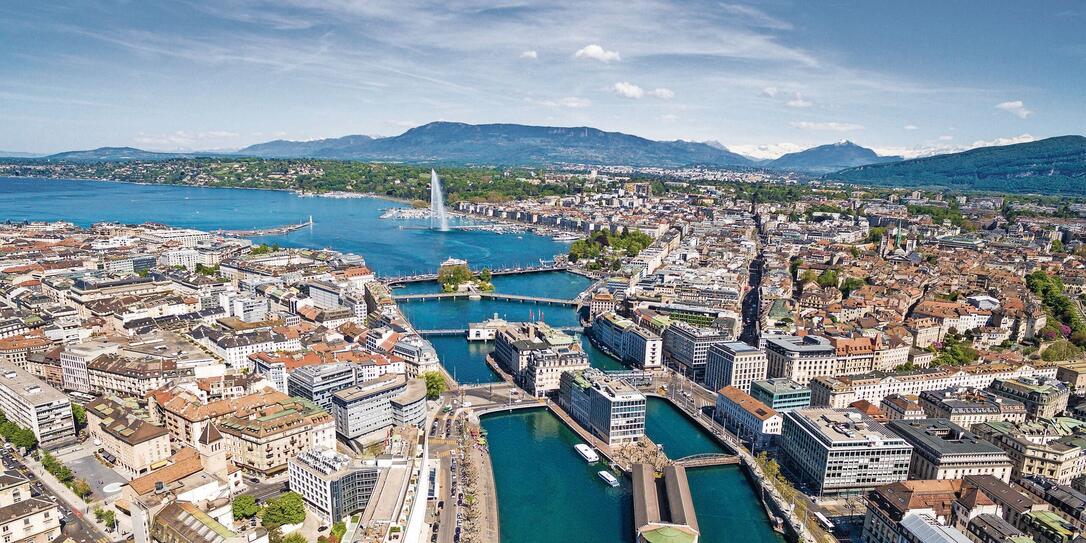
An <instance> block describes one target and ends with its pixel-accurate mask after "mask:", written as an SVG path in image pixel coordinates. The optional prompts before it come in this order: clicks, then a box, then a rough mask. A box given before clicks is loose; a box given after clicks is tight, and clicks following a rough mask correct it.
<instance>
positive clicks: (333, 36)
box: [0, 1, 1086, 158]
mask: <svg viewBox="0 0 1086 543" xmlns="http://www.w3.org/2000/svg"><path fill="white" fill-rule="evenodd" d="M879 8H880V9H879V10H877V11H876V10H874V9H872V8H871V7H870V6H867V5H864V4H862V3H854V2H840V3H833V4H820V5H809V4H808V3H793V2H786V1H774V2H760V3H744V4H739V3H735V4H729V3H707V2H682V3H668V2H644V3H639V4H638V5H636V6H633V5H629V4H628V3H596V4H593V5H592V6H591V7H585V6H579V5H576V4H572V3H561V2H548V3H531V4H528V3H525V4H515V5H514V4H504V5H491V4H488V3H484V2H460V3H452V4H448V5H446V4H443V3H411V4H406V5H400V4H391V3H387V4H386V3H383V2H365V3H362V2H349V1H344V2H331V3H319V4H318V3H310V2H304V1H296V2H286V3H275V4H272V3H264V2H249V1H238V2H228V3H223V4H217V5H214V6H211V5H200V4H184V5H155V6H150V5H135V6H133V5H124V4H119V3H112V2H102V3H98V4H92V5H85V4H82V3H80V4H70V5H64V4H55V5H50V6H32V7H21V8H19V9H16V8H14V7H4V8H0V36H3V37H4V38H3V39H4V42H5V43H6V44H9V54H8V55H5V57H4V59H3V60H0V68H2V69H3V71H4V72H5V73H6V74H7V75H8V77H5V78H4V79H3V81H0V119H3V120H4V123H3V126H4V129H2V130H0V149H3V150H5V151H25V152H38V153H48V152H57V151H64V150H71V149H83V148H93V147H100V146H134V147H140V148H145V149H150V150H223V149H237V148H241V147H244V146H246V145H250V144H253V143H259V142H263V141H268V140H273V139H280V138H283V139H294V140H308V139H317V138H326V137H338V136H343V135H347V134H369V135H381V136H391V135H396V134H399V133H402V132H403V131H404V130H406V129H407V128H410V127H412V126H417V125H421V124H425V123H427V122H431V121H436V120H448V121H457V122H467V123H493V122H508V123H520V124H533V125H554V126H592V127H596V128H600V129H602V130H608V131H619V132H625V133H630V134H635V135H638V136H643V137H647V138H651V139H661V140H671V139H685V140H692V141H719V142H721V143H723V144H724V145H726V146H728V148H729V149H731V150H733V151H736V152H740V153H743V154H746V155H750V156H754V157H758V158H768V157H774V156H779V155H780V154H783V153H785V152H792V151H797V150H800V149H803V148H807V147H811V146H815V145H819V144H825V143H831V142H834V141H840V140H843V139H849V140H852V141H855V142H857V143H859V144H861V145H864V146H867V147H871V148H874V149H875V150H876V151H878V152H879V153H880V154H901V155H905V156H915V155H917V154H924V153H931V152H939V151H942V152H947V151H954V150H961V149H965V148H969V147H974V146H978V145H985V144H998V143H1013V142H1021V141H1029V140H1032V139H1040V138H1044V137H1050V136H1056V135H1062V134H1070V133H1078V132H1081V128H1080V127H1081V126H1084V125H1086V111H1084V110H1083V108H1082V107H1081V100H1080V89H1081V88H1082V87H1083V83H1086V70H1083V69H1082V67H1083V66H1082V65H1083V64H1084V63H1086V39H1084V38H1083V37H1082V36H1081V35H1080V32H1079V31H1078V30H1079V28H1080V27H1081V25H1082V22H1083V21H1084V20H1086V9H1083V8H1082V7H1081V6H1080V5H1078V4H1076V3H1073V2H1052V3H1047V4H1046V5H1045V9H1044V10H1043V11H1041V10H1037V9H1036V8H1035V7H1034V6H1026V5H1018V4H1002V5H988V4H985V5H983V6H980V5H979V4H973V3H961V4H955V5H951V6H944V5H942V4H940V3H934V2H931V3H919V4H918V3H910V4H909V5H907V6H904V5H903V6H898V5H892V6H880V7H879ZM882 21H893V25H887V24H883V23H882ZM1076 66H1077V68H1076Z"/></svg>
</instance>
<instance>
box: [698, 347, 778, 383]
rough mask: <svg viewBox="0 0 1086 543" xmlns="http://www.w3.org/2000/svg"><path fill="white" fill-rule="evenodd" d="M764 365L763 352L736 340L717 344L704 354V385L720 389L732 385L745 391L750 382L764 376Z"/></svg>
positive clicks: (765, 363) (762, 378) (764, 357)
mask: <svg viewBox="0 0 1086 543" xmlns="http://www.w3.org/2000/svg"><path fill="white" fill-rule="evenodd" d="M766 368H767V361H766V355H765V351H763V350H761V349H758V348H755V347H751V346H750V345H747V344H746V343H742V342H739V341H729V342H727V343H717V344H715V345H713V346H712V347H709V353H708V354H707V355H706V362H705V387H706V388H708V389H709V390H720V389H722V388H724V387H726V386H733V387H735V388H738V389H739V390H742V391H743V392H746V393H749V392H750V384H751V383H752V382H754V381H761V380H764V379H765V377H766Z"/></svg>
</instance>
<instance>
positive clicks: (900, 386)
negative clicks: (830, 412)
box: [810, 362, 1056, 408]
mask: <svg viewBox="0 0 1086 543" xmlns="http://www.w3.org/2000/svg"><path fill="white" fill-rule="evenodd" d="M1055 375H1056V367H1055V366H1054V365H1051V364H1046V363H1042V362H1038V363H1037V364H1036V365H1034V364H1021V365H1015V364H1002V363H992V364H976V365H972V366H957V367H945V366H944V367H939V368H925V369H919V370H912V371H900V372H892V373H885V372H873V373H868V374H863V375H850V376H838V377H829V376H827V377H816V378H815V379H813V380H812V381H811V382H810V387H811V405H815V406H828V407H833V408H841V407H844V406H847V405H849V404H851V403H853V402H856V401H859V400H867V401H869V402H871V403H873V404H876V405H877V404H879V403H881V402H882V399H883V398H885V397H886V396H888V395H890V394H901V395H904V396H908V395H916V396H919V395H920V394H921V393H922V392H924V391H926V390H944V389H947V388H955V387H971V388H986V387H987V386H988V385H990V384H991V383H992V381H994V380H996V379H1013V378H1015V377H1028V376H1040V377H1055Z"/></svg>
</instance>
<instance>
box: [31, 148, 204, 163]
mask: <svg viewBox="0 0 1086 543" xmlns="http://www.w3.org/2000/svg"><path fill="white" fill-rule="evenodd" d="M213 154H214V153H158V152H155V151H144V150H143V149H136V148H135V147H99V148H97V149H90V150H86V151H65V152H63V153H55V154H52V155H47V156H44V157H41V158H43V159H46V160H84V161H122V160H168V159H171V158H183V157H193V156H210V155H213Z"/></svg>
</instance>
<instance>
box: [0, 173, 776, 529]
mask: <svg viewBox="0 0 1086 543" xmlns="http://www.w3.org/2000/svg"><path fill="white" fill-rule="evenodd" d="M400 206H402V204H398V203H394V202H388V201H384V200H378V199H372V198H351V199H332V198H304V197H299V196H297V195H295V194H292V193H289V192H283V191H264V190H242V189H211V188H198V187H183V186H170V185H134V184H126V183H109V182H100V181H79V180H34V179H15V178H4V177H0V221H4V220H12V221H21V220H35V221H49V220H66V221H71V222H74V223H76V224H79V225H84V226H86V225H90V224H92V223H95V222H106V221H109V222H124V223H143V222H159V223H164V224H169V225H172V226H178V227H190V228H199V229H203V230H214V229H219V228H222V229H231V230H232V229H250V228H264V227H270V226H277V225H282V224H287V223H298V222H303V221H305V220H307V219H308V218H309V216H310V215H312V217H313V220H314V223H315V224H314V225H313V227H312V228H306V229H303V230H299V231H296V232H293V233H290V234H287V235H284V236H273V237H268V238H264V239H260V240H258V241H262V242H266V243H279V244H281V245H283V246H285V247H309V248H330V249H335V250H338V251H344V252H352V253H356V254H360V255H362V256H364V257H365V258H366V261H367V263H368V264H369V266H370V267H371V268H372V269H373V270H375V271H376V272H377V273H378V274H381V275H405V274H412V273H417V272H422V271H433V270H434V269H436V267H437V265H438V264H439V263H440V262H441V261H443V260H445V259H446V258H448V257H450V256H452V257H456V258H462V259H465V260H467V261H468V262H469V263H471V264H472V266H473V267H482V266H489V267H491V268H499V267H507V266H516V265H531V264H536V263H538V261H539V259H540V258H544V259H549V258H551V257H552V256H553V255H554V254H558V253H564V252H565V251H567V250H568V245H565V244H561V243H557V242H555V241H553V240H551V239H549V238H546V237H542V236H536V235H533V234H528V233H525V234H521V235H513V234H505V235H501V234H495V233H491V232H481V231H471V232H463V231H461V232H446V233H441V232H433V231H429V230H411V229H407V230H405V229H401V228H400V226H401V225H414V226H423V225H425V224H426V221H391V220H381V219H379V218H378V217H379V215H380V214H381V212H382V211H383V210H384V209H386V208H389V207H400ZM458 221H459V219H456V218H453V224H457V223H458ZM494 284H495V287H496V289H497V290H498V291H499V292H504V293H510V294H528V295H538V296H546V297H556V298H570V297H572V296H574V295H576V294H577V293H579V292H581V291H582V290H583V289H584V288H586V287H587V286H588V284H589V282H588V281H587V280H586V279H584V278H581V277H578V276H575V275H572V274H567V273H546V274H535V275H527V276H512V277H496V278H495V280H494ZM435 288H436V285H435V284H433V283H430V284H421V285H416V286H412V287H410V288H409V289H405V290H399V291H397V292H403V293H407V292H412V291H415V292H430V291H429V290H426V289H435ZM414 289H419V290H414ZM401 307H402V308H403V312H404V314H405V315H406V316H407V317H408V318H409V319H410V320H411V321H412V323H414V324H415V326H416V327H418V328H420V329H436V328H466V327H467V324H468V323H469V322H476V321H481V320H484V319H486V318H489V317H490V316H492V315H493V314H494V313H497V314H498V315H499V316H501V317H503V318H505V319H507V320H513V321H517V320H528V319H529V318H531V319H542V320H545V321H546V322H548V323H550V324H552V325H555V326H575V325H577V324H578V319H577V316H576V315H575V314H574V312H573V311H572V310H570V309H569V308H566V307H558V306H540V305H536V304H523V303H517V302H502V301H492V300H488V301H468V300H458V301H452V300H442V301H428V302H412V303H404V304H402V305H401ZM580 338H581V342H582V344H583V345H584V346H585V349H586V351H587V352H588V355H589V359H590V360H591V362H592V365H593V366H596V367H600V368H603V369H621V368H622V365H621V364H619V363H618V362H617V361H615V360H614V359H612V358H610V357H608V356H607V355H605V354H603V353H602V352H600V351H599V350H597V349H595V348H594V347H592V346H591V344H589V342H588V341H587V339H586V338H584V337H583V335H581V336H580ZM432 342H433V343H434V346H435V348H436V349H437V351H438V354H439V356H440V357H441V358H442V363H443V364H445V365H446V367H447V368H449V370H450V372H454V373H455V374H456V375H457V377H458V378H459V379H460V380H461V381H463V382H488V381H493V380H495V379H496V378H497V377H496V375H495V374H494V373H493V372H492V371H491V370H490V369H489V368H487V367H486V364H485V363H484V362H483V359H484V357H485V356H486V353H487V352H488V351H489V350H490V349H492V346H490V345H488V344H470V345H469V344H468V343H467V341H466V340H464V339H463V338H458V337H435V338H432ZM483 425H484V426H485V427H486V428H487V430H488V431H489V432H490V435H489V437H490V447H491V454H492V458H493V463H494V472H495V477H496V482H497V485H498V498H499V501H500V503H499V511H500V514H501V519H500V521H501V530H502V540H503V541H506V542H510V543H522V542H537V541H538V542H551V541H598V542H616V543H618V542H623V543H625V542H628V541H631V540H632V539H633V526H632V524H633V518H632V510H631V495H630V490H629V484H628V481H626V480H625V479H623V483H622V485H621V486H620V487H618V488H610V487H608V486H606V485H604V484H603V483H602V482H601V481H600V480H599V479H598V478H597V477H596V475H595V472H596V470H597V469H600V468H599V467H593V466H588V465H587V464H585V463H584V461H583V460H581V458H580V457H579V456H577V454H576V453H575V452H573V449H572V446H573V444H575V443H577V442H578V439H577V437H576V435H575V434H573V432H572V431H570V430H569V429H568V428H566V427H565V426H564V425H563V424H562V423H561V421H559V420H558V419H557V418H555V417H554V416H553V415H551V414H550V413H548V412H547V411H545V410H530V411H527V412H517V413H509V414H500V415H491V416H488V417H485V418H484V419H483ZM646 431H647V433H648V435H649V436H650V437H651V438H652V439H653V440H654V441H656V442H658V443H662V444H664V447H665V451H666V452H667V453H668V454H669V456H672V457H673V458H678V457H681V456H686V455H689V454H697V453H699V452H715V451H718V450H719V446H718V445H716V443H715V442H713V441H712V439H711V438H710V437H708V436H707V435H706V434H705V433H704V432H702V431H701V429H700V428H698V427H697V426H695V425H694V424H693V423H692V422H690V421H689V420H687V419H686V418H685V417H684V415H682V413H681V412H679V411H678V410H677V409H676V408H674V407H672V406H670V405H669V404H667V403H666V402H664V401H663V400H659V399H650V400H649V404H648V421H647V428H646ZM688 477H689V479H690V486H691V493H692V496H693V499H694V504H695V506H696V508H697V514H698V520H699V522H700V525H701V529H702V539H701V540H702V541H704V542H710V543H715V542H725V541H737V540H741V541H745V542H750V543H770V542H773V543H777V542H779V541H780V539H779V538H778V537H777V536H776V535H775V534H774V533H773V532H772V531H771V530H770V529H769V523H768V521H767V519H766V517H765V515H764V514H763V513H762V510H761V506H760V505H759V503H758V501H757V499H756V497H755V495H754V493H753V491H752V489H751V487H750V485H749V484H747V482H746V480H745V479H744V478H743V475H742V473H741V472H740V471H739V469H738V468H735V467H731V466H725V467H717V468H699V469H693V470H689V471H688Z"/></svg>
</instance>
